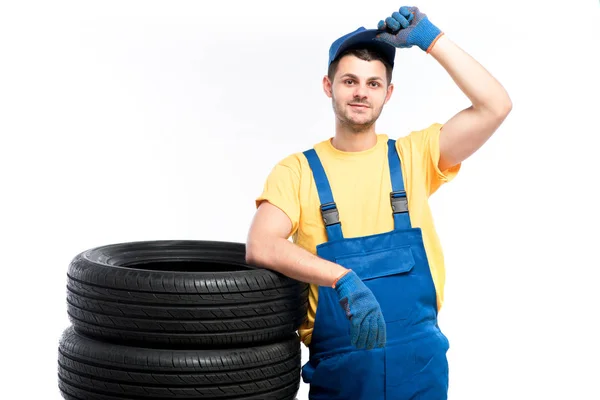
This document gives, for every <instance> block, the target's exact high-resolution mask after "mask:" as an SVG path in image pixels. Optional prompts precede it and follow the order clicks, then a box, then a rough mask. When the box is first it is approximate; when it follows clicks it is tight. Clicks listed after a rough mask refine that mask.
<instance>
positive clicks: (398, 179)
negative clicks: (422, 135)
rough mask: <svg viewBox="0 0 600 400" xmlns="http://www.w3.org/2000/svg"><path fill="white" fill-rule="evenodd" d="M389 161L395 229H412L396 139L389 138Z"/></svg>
mask: <svg viewBox="0 0 600 400" xmlns="http://www.w3.org/2000/svg"><path fill="white" fill-rule="evenodd" d="M388 162H389V164H390V179H391V180H392V192H391V193H390V202H391V203H392V213H393V216H394V229H395V230H399V229H410V228H411V224H410V216H409V215H408V198H407V197H406V190H405V189H404V179H403V177H402V168H401V167H400V157H399V156H398V151H397V150H396V141H395V140H393V139H389V140H388Z"/></svg>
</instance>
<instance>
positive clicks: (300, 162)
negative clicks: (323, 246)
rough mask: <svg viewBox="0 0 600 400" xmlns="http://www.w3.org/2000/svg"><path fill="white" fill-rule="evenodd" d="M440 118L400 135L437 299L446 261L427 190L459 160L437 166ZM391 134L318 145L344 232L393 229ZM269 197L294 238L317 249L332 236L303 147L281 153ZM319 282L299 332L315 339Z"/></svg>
mask: <svg viewBox="0 0 600 400" xmlns="http://www.w3.org/2000/svg"><path fill="white" fill-rule="evenodd" d="M441 128H442V125H441V124H439V123H434V124H432V125H431V126H429V127H428V128H427V129H424V130H420V131H413V132H411V133H410V134H409V135H407V136H404V137H401V138H398V139H397V140H396V147H397V149H398V154H399V156H400V160H401V167H402V174H403V177H404V186H405V190H406V192H407V197H408V210H409V214H410V220H411V223H412V226H413V227H420V228H421V230H422V232H423V241H424V245H425V251H426V253H427V258H428V261H429V265H430V269H431V274H432V276H433V281H434V284H435V288H436V292H437V307H438V310H439V309H440V308H441V306H442V303H443V299H444V283H445V269H444V257H443V253H442V248H441V245H440V242H439V239H438V236H437V233H436V231H435V228H434V224H433V219H432V216H431V210H430V208H429V204H428V198H429V196H430V195H432V194H433V193H434V192H435V191H437V189H438V188H439V187H440V186H441V185H442V184H443V183H445V182H449V181H451V180H452V179H453V178H454V177H455V176H456V174H457V173H458V171H459V170H460V166H461V164H457V165H455V166H453V167H452V168H449V169H447V170H446V171H440V170H439V168H438V160H439V154H440V152H439V135H440V131H441ZM387 141H388V136H387V135H385V134H377V143H376V145H375V146H373V147H372V148H370V149H368V150H365V151H360V152H344V151H340V150H338V149H336V148H335V147H333V145H332V144H331V138H330V139H327V140H324V141H322V142H320V143H317V144H316V145H315V146H314V149H315V151H316V152H317V155H318V156H319V159H320V160H321V163H322V164H323V169H324V170H325V173H326V175H327V178H328V180H329V185H330V186H331V192H332V194H333V198H334V201H335V202H336V204H337V208H338V211H339V215H340V221H341V223H342V232H343V235H344V237H345V238H351V237H359V236H367V235H373V234H378V233H383V232H388V231H391V230H393V229H394V221H393V217H392V209H391V205H390V191H391V190H392V184H391V180H390V174H389V164H388V148H387ZM264 200H267V201H269V202H270V203H272V204H273V205H275V206H276V207H278V208H280V209H281V210H282V211H283V212H284V213H286V214H287V216H288V217H289V218H290V220H291V221H292V232H291V237H292V240H293V242H294V243H295V244H297V245H298V246H301V247H302V248H304V249H306V250H308V251H310V252H311V253H313V254H316V246H317V245H318V244H320V243H323V242H325V241H327V234H326V231H325V228H324V225H323V220H322V217H321V212H320V208H319V206H320V201H319V195H318V191H317V187H316V185H315V181H314V179H313V175H312V171H311V169H310V167H309V164H308V161H307V160H306V157H305V156H304V154H302V152H298V153H295V154H292V155H289V156H287V157H286V158H284V159H282V160H281V161H280V162H279V163H277V165H275V167H274V168H273V169H272V171H271V172H270V174H269V176H268V177H267V180H266V182H265V185H264V188H263V192H262V194H261V195H260V196H259V197H258V198H257V199H256V207H258V206H259V205H260V203H261V202H262V201H264ZM318 290H319V288H318V286H317V285H310V290H309V309H308V319H307V321H306V322H305V323H304V324H303V325H302V326H301V327H300V329H299V334H300V337H301V338H302V341H303V342H304V344H305V345H307V346H308V345H309V344H310V340H311V335H312V329H313V325H314V320H315V315H316V311H317V305H318V294H319V292H318Z"/></svg>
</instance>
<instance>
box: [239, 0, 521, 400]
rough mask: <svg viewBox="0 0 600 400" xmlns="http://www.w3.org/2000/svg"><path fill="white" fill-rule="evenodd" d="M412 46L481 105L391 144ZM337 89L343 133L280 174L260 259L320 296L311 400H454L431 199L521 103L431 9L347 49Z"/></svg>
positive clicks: (261, 223)
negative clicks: (381, 126)
mask: <svg viewBox="0 0 600 400" xmlns="http://www.w3.org/2000/svg"><path fill="white" fill-rule="evenodd" d="M411 46H418V47H419V48H421V49H422V50H423V51H425V52H426V53H427V54H429V55H431V56H432V57H433V58H434V59H436V60H437V61H438V62H439V63H440V64H441V65H442V67H444V68H445V70H446V71H447V72H448V73H449V75H450V76H451V78H452V79H453V80H454V82H455V83H456V84H457V85H458V87H459V88H460V89H461V90H462V91H463V92H464V93H465V95H466V96H467V97H468V98H469V99H470V100H471V102H472V105H471V106H470V107H469V108H467V109H464V110H462V111H460V112H458V113H457V114H456V115H455V116H454V117H452V118H451V119H450V120H449V121H447V122H446V123H445V124H443V125H442V124H439V123H434V124H432V125H430V126H429V127H427V128H426V129H423V130H420V131H415V132H411V133H410V134H409V135H407V136H404V137H400V138H399V139H398V140H391V139H389V138H388V136H387V135H385V134H378V133H376V129H375V122H376V120H377V118H378V117H379V115H380V113H381V111H382V109H383V106H384V105H385V103H386V102H387V101H388V100H389V99H390V96H391V95H392V92H393V89H394V86H393V84H392V83H391V82H390V78H391V71H392V67H393V65H394V57H395V51H396V48H407V47H411ZM323 90H324V91H325V94H326V95H327V96H328V97H330V98H331V99H332V104H333V110H334V114H335V117H336V125H335V135H334V136H333V137H332V138H330V139H328V140H324V141H322V142H320V143H317V144H316V145H315V146H314V147H313V148H312V149H308V150H306V151H303V152H300V153H296V154H292V155H290V156H288V157H286V158H284V159H282V160H281V161H280V162H279V163H278V164H277V165H276V166H275V167H274V169H273V170H272V171H271V173H270V175H269V177H268V179H267V181H266V183H265V186H264V190H263V192H262V194H261V195H260V196H259V197H258V198H257V199H256V205H257V208H258V209H257V212H256V216H255V218H254V220H253V222H252V226H251V227H250V231H249V233H248V239H247V260H248V262H249V263H253V264H255V265H259V266H263V267H266V268H271V269H273V270H276V271H279V272H281V273H283V274H285V275H288V276H290V277H293V278H295V279H297V280H300V281H303V282H309V283H310V284H311V285H310V296H309V304H310V307H309V312H308V318H307V322H306V323H305V324H304V325H303V326H302V327H301V328H300V329H299V333H300V336H301V338H302V341H303V342H304V343H305V344H306V345H307V346H308V347H309V349H310V359H309V361H308V362H307V363H306V364H305V365H304V366H303V370H302V377H303V379H304V381H305V382H307V383H309V384H310V395H309V396H310V398H311V399H359V400H377V399H421V400H425V399H426V400H441V399H446V398H447V391H448V364H447V358H446V352H447V350H448V348H449V345H448V341H447V339H446V337H445V336H444V335H443V334H442V332H441V331H440V329H439V327H438V324H437V314H438V311H439V309H440V307H441V305H442V300H443V288H444V280H445V271H444V261H443V255H442V250H441V246H440V243H439V240H438V237H437V235H436V232H435V228H434V224H433V220H432V216H431V212H430V209H429V206H428V198H429V196H430V195H432V194H433V193H434V192H435V191H437V189H438V188H439V187H440V186H441V185H442V184H444V183H447V182H450V181H451V180H452V179H453V178H454V177H455V176H456V174H457V173H458V171H459V169H460V167H461V163H462V161H463V160H465V159H466V158H467V157H469V156H470V155H471V154H473V153H474V152H475V151H476V150H477V149H479V148H480V147H481V146H482V145H483V144H484V143H485V142H486V140H487V139H489V138H490V136H491V135H492V134H493V133H494V132H495V131H496V130H497V128H498V127H499V126H500V124H501V123H502V122H503V121H504V119H505V118H506V116H507V115H508V113H509V112H510V110H511V107H512V105H511V101H510V98H509V96H508V95H507V93H506V91H505V90H504V89H503V87H502V86H501V85H500V84H499V83H498V82H497V81H496V80H495V79H494V78H493V77H492V76H491V75H490V74H489V73H488V72H487V71H486V70H485V69H484V68H483V67H482V66H481V65H479V64H478V63H477V62H476V61H475V60H474V59H473V58H471V57H470V56H469V55H467V54H466V53H465V52H463V51H462V50H461V49H460V48H459V47H458V46H457V45H455V44H454V43H453V42H452V41H451V40H450V39H448V38H447V37H446V36H445V35H444V33H443V32H442V31H440V29H438V28H437V27H436V26H435V25H434V24H433V23H432V22H431V21H430V20H429V19H428V18H427V16H426V15H425V14H423V13H422V12H421V11H420V10H419V9H418V8H417V7H401V8H400V10H399V12H394V13H393V14H392V15H391V16H390V17H388V18H386V19H385V21H383V20H382V21H380V22H379V24H378V28H377V29H371V30H367V29H364V28H359V29H357V30H356V31H354V32H351V33H349V34H346V35H344V36H342V37H340V38H339V39H337V40H336V41H335V42H334V43H333V44H332V45H331V48H330V54H329V71H328V74H327V76H325V77H324V78H323ZM290 236H292V238H293V243H292V242H290V241H289V240H288V239H289V238H290Z"/></svg>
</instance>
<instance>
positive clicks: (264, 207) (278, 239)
mask: <svg viewBox="0 0 600 400" xmlns="http://www.w3.org/2000/svg"><path fill="white" fill-rule="evenodd" d="M291 229H292V222H291V221H290V219H289V217H288V216H287V215H286V214H285V213H284V212H283V211H281V210H280V209H279V208H277V207H276V206H274V205H272V204H271V203H269V202H268V201H263V202H262V203H261V204H260V206H259V207H258V210H257V211H256V215H255V216H254V219H253V220H252V224H251V225H250V230H249V232H248V238H247V241H246V261H247V262H248V263H249V264H254V265H257V266H260V267H264V268H269V269H272V270H274V271H277V272H280V273H282V274H284V275H286V276H289V277H291V278H293V279H296V280H298V281H302V282H307V283H312V284H316V285H319V286H329V287H331V286H332V285H333V283H334V282H335V280H336V279H337V278H338V277H339V276H341V275H342V274H343V273H344V272H346V271H347V269H346V268H344V267H342V266H341V265H338V264H335V263H332V262H330V261H327V260H325V259H323V258H321V257H318V256H315V255H313V254H312V253H311V252H309V251H307V250H305V249H303V248H302V247H300V246H298V245H296V244H294V243H292V242H290V241H289V240H288V238H289V236H290V231H291Z"/></svg>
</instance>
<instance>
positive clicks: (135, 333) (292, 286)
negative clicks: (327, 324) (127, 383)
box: [67, 241, 308, 348]
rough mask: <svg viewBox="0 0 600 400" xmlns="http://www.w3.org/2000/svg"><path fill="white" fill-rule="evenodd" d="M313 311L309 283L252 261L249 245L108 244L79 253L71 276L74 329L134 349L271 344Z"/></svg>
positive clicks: (69, 292) (69, 297)
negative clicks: (248, 255)
mask: <svg viewBox="0 0 600 400" xmlns="http://www.w3.org/2000/svg"><path fill="white" fill-rule="evenodd" d="M307 306H308V285H307V284H304V283H301V282H298V281H296V280H293V279H290V278H288V277H286V276H284V275H282V274H279V273H276V272H274V271H272V270H268V269H263V268H256V267H253V266H251V265H248V264H246V262H245V245H244V244H242V243H230V242H214V241H150V242H131V243H123V244H113V245H107V246H102V247H97V248H94V249H91V250H88V251H84V252H82V253H80V254H78V255H77V256H76V257H75V258H74V259H73V260H72V262H71V263H70V265H69V268H68V274H67V312H68V316H69V320H70V321H71V323H72V324H73V326H74V327H75V329H76V330H77V331H79V332H81V333H85V334H87V335H89V336H91V337H94V338H98V339H102V340H108V341H112V342H115V343H123V344H129V345H138V344H141V345H144V346H154V347H156V346H164V345H168V347H169V348H175V347H177V346H181V347H182V348H190V347H191V346H210V347H211V348H214V347H232V346H233V345H252V344H261V343H269V342H273V341H277V340H279V339H281V338H282V337H285V336H287V335H289V334H290V333H292V332H295V331H296V330H297V329H298V327H299V326H300V324H301V323H302V322H303V321H304V320H305V318H306V311H307Z"/></svg>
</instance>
